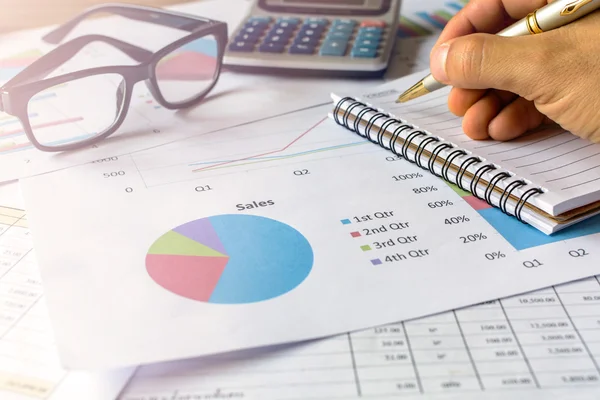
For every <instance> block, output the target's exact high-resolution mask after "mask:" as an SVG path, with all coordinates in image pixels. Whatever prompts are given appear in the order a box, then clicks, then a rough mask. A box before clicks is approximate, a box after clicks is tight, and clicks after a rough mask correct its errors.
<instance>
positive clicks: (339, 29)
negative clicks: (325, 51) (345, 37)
mask: <svg viewBox="0 0 600 400" xmlns="http://www.w3.org/2000/svg"><path fill="white" fill-rule="evenodd" d="M353 31H354V27H353V26H351V25H344V24H342V25H332V26H331V28H329V32H346V33H352V32H353Z"/></svg>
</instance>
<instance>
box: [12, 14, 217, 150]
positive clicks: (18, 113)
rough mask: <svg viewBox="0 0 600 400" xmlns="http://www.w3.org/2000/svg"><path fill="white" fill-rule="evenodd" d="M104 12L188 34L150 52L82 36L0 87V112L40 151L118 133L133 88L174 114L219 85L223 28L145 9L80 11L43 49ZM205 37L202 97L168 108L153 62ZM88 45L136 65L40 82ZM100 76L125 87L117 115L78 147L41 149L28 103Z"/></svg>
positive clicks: (50, 36) (116, 41) (205, 20)
mask: <svg viewBox="0 0 600 400" xmlns="http://www.w3.org/2000/svg"><path fill="white" fill-rule="evenodd" d="M107 12H108V13H112V14H116V15H120V16H123V17H126V18H129V19H134V20H138V21H143V22H150V23H154V24H159V25H163V26H168V27H171V28H176V29H180V30H184V31H188V32H190V34H188V35H186V36H184V37H182V38H179V39H177V40H175V41H174V42H171V43H169V44H168V45H166V46H164V47H162V48H161V49H159V50H157V51H154V52H153V51H150V50H147V49H144V48H142V47H138V46H136V45H133V44H130V43H127V42H124V41H122V40H119V39H115V38H112V37H109V36H104V35H85V36H81V37H77V38H75V39H72V40H70V41H68V42H65V43H64V44H61V45H60V46H58V47H56V48H54V49H52V50H51V51H49V52H48V53H46V54H45V55H43V56H42V57H40V58H39V59H37V60H36V61H34V62H33V63H31V64H30V65H29V66H27V67H26V68H25V69H24V70H22V71H21V72H20V73H18V74H17V75H16V76H14V77H13V78H12V79H10V80H9V81H8V82H6V83H5V84H4V85H3V86H1V87H0V112H4V113H6V114H9V115H12V116H14V117H16V118H17V119H19V121H20V122H21V125H22V128H23V130H24V132H25V135H26V136H27V139H28V140H29V141H30V142H31V143H32V144H33V145H34V146H35V147H36V148H38V149H39V150H41V151H47V152H61V151H69V150H76V149H80V148H82V147H87V146H90V145H93V144H95V143H97V142H99V141H101V140H104V139H106V138H107V137H108V136H110V135H112V134H114V133H115V132H116V131H117V130H118V129H119V128H120V127H121V125H122V124H123V122H124V120H125V118H126V116H127V114H128V110H129V107H130V105H131V97H132V92H133V88H134V86H135V85H136V84H137V83H139V82H141V81H144V82H145V83H146V86H147V88H148V90H149V91H150V93H151V94H152V96H153V97H154V99H155V100H156V101H157V102H158V103H159V104H160V105H161V106H163V107H164V108H166V109H169V110H176V109H183V108H188V107H190V106H193V105H195V104H198V103H199V102H201V101H202V100H203V99H204V98H205V97H206V95H207V94H208V93H210V91H211V90H212V89H213V88H214V86H215V85H216V84H217V82H218V80H219V77H220V75H221V70H222V66H223V55H224V53H225V47H226V45H227V41H228V28H227V23H225V22H222V21H218V20H214V19H210V18H205V17H198V16H194V15H190V14H184V13H180V12H175V11H170V10H164V9H158V8H153V7H147V6H138V5H132V4H120V3H112V4H111V3H109V4H104V5H100V6H96V7H91V8H89V9H87V10H85V11H84V12H82V13H81V14H79V15H77V16H75V17H74V18H72V19H71V20H69V21H67V22H66V23H64V24H62V25H60V26H59V27H57V28H56V29H54V30H53V31H51V32H49V33H47V34H46V35H44V36H43V38H42V39H43V40H44V41H46V42H48V43H52V44H59V43H60V42H61V41H62V39H64V37H66V36H67V35H68V34H69V33H70V32H71V31H72V30H73V29H74V28H75V27H76V26H77V25H78V24H79V23H80V22H81V21H83V20H84V19H85V18H87V17H88V16H89V15H92V14H96V13H107ZM208 35H213V36H214V37H215V40H216V42H217V56H216V61H217V67H216V69H215V73H214V76H213V81H212V83H211V84H210V86H208V87H207V88H206V89H205V90H204V91H203V92H201V93H200V94H198V95H197V96H194V97H192V98H190V99H188V100H186V101H183V102H179V103H172V102H168V101H167V100H166V99H165V98H164V96H163V95H162V93H161V91H160V88H159V86H158V80H157V77H156V66H157V64H158V62H159V61H160V60H162V58H163V57H164V56H166V55H168V54H170V53H171V52H173V51H174V50H176V49H178V48H180V47H182V46H183V45H185V44H186V43H189V42H192V41H194V40H196V39H199V38H201V37H204V36H208ZM92 42H103V43H105V44H108V45H111V46H113V47H116V48H117V49H119V50H121V51H122V52H124V53H125V54H127V55H128V56H130V57H131V58H133V59H134V60H135V61H137V62H139V64H137V65H112V66H103V67H94V68H86V69H83V70H79V71H75V72H70V73H67V74H63V75H59V76H56V77H52V78H45V76H47V75H49V74H50V73H52V72H53V71H54V70H55V69H56V68H58V67H60V66H61V65H62V64H64V63H65V62H66V61H68V60H69V58H71V57H73V56H74V55H75V54H77V53H78V52H79V51H80V50H81V49H83V48H84V47H85V46H87V45H88V44H90V43H92ZM106 74H118V75H120V76H121V77H123V80H124V82H125V90H124V93H123V98H122V104H121V105H120V110H119V111H118V115H117V116H116V118H115V121H114V122H113V123H112V125H111V126H109V127H108V128H107V129H105V130H104V131H102V133H99V134H97V135H94V136H93V137H90V138H89V139H85V140H82V141H80V142H76V143H69V144H64V145H59V146H46V145H43V144H41V143H40V142H39V141H38V140H37V138H36V137H35V134H34V133H33V129H32V126H31V123H30V121H29V115H28V114H29V113H28V106H29V102H30V100H31V99H32V98H33V97H34V96H35V95H36V94H37V93H39V92H41V91H43V90H45V89H49V88H51V87H54V86H57V85H60V84H63V83H66V82H69V81H73V80H77V79H82V78H86V77H91V76H96V75H106ZM40 75H41V77H40Z"/></svg>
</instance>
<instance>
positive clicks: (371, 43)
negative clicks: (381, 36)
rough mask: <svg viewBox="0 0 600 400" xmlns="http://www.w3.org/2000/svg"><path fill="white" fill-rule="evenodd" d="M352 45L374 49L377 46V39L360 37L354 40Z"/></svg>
mask: <svg viewBox="0 0 600 400" xmlns="http://www.w3.org/2000/svg"><path fill="white" fill-rule="evenodd" d="M354 47H368V48H372V49H376V48H377V47H379V40H376V39H375V40H374V39H360V40H356V41H355V42H354Z"/></svg>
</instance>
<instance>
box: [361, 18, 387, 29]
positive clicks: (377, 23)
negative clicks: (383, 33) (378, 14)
mask: <svg viewBox="0 0 600 400" xmlns="http://www.w3.org/2000/svg"><path fill="white" fill-rule="evenodd" d="M360 26H377V27H380V28H385V26H386V23H385V21H378V20H376V19H375V20H366V21H363V22H361V23H360Z"/></svg>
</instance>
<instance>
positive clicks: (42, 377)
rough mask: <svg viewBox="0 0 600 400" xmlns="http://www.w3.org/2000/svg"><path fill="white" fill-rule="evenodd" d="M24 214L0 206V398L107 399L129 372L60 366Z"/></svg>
mask: <svg viewBox="0 0 600 400" xmlns="http://www.w3.org/2000/svg"><path fill="white" fill-rule="evenodd" d="M32 247H33V246H32V243H31V238H30V235H29V231H28V229H27V220H26V219H25V213H24V212H23V211H21V210H18V209H14V208H8V207H0V299H1V300H0V398H1V399H2V400H38V399H49V400H80V399H86V400H95V399H97V400H105V399H109V398H114V396H116V395H117V394H118V393H119V391H120V390H121V388H122V387H123V385H124V384H125V383H126V381H127V379H128V378H129V376H130V375H131V373H132V372H133V370H122V371H114V372H112V373H106V374H97V375H94V374H88V373H84V372H69V371H65V370H64V369H62V368H61V367H60V362H59V360H58V357H57V352H56V348H55V346H54V340H53V335H52V330H51V326H50V320H49V318H48V315H47V312H46V305H45V302H44V298H43V289H42V283H41V280H40V277H39V275H38V271H37V266H36V263H35V259H34V255H33V252H32Z"/></svg>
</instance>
